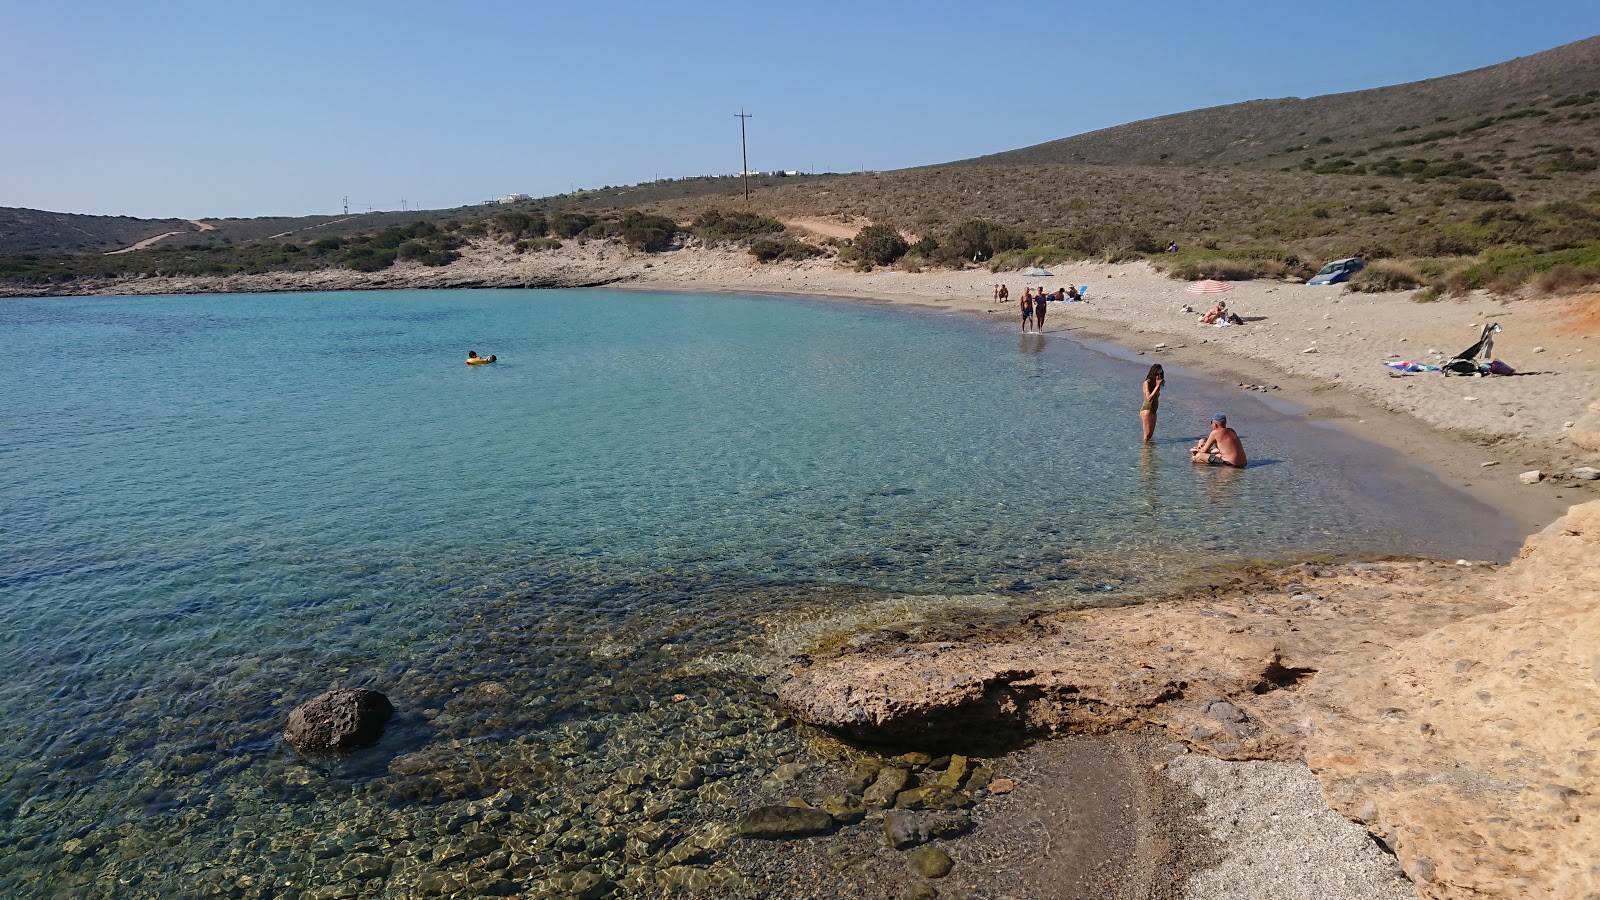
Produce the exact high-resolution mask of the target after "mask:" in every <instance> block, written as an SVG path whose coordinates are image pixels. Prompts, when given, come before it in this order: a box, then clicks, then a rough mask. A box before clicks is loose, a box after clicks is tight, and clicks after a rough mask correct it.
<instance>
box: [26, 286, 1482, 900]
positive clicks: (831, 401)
mask: <svg viewBox="0 0 1600 900" xmlns="http://www.w3.org/2000/svg"><path fill="white" fill-rule="evenodd" d="M997 318H998V317H997ZM1057 324H1060V323H1059V322H1058V323H1057ZM1012 325H1013V323H1011V322H1010V320H1009V318H1007V319H1005V321H1004V322H1000V323H993V322H987V321H983V320H979V319H975V318H972V317H968V316H953V315H947V314H940V313H936V312H931V311H928V312H915V311H908V310H906V309H904V308H886V307H880V306H874V305H864V304H863V305H858V304H841V303H835V302H824V301H810V300H803V299H797V298H789V299H777V298H770V297H745V296H729V295H713V296H704V295H690V294H659V295H658V294H645V293H637V292H615V291H599V290H594V291H543V292H521V291H476V292H470V291H462V292H456V291H428V292H421V291H400V292H371V293H340V294H300V295H281V294H280V295H239V296H220V297H219V296H211V297H144V298H96V299H73V300H22V301H8V302H5V303H0V333H4V334H5V335H6V340H5V341H4V343H3V346H0V385H3V387H0V427H3V429H4V433H5V434H6V435H7V436H8V439H7V440H6V441H5V442H4V445H3V446H0V530H3V532H4V534H5V549H4V551H3V553H0V659H4V660H6V663H5V671H4V676H5V677H4V678H0V843H3V845H4V846H6V847H8V848H9V849H8V852H7V853H5V854H3V855H0V894H5V895H21V896H107V897H111V896H116V897H123V896H152V897H154V896H172V895H174V894H179V893H194V894H200V895H210V894H215V895H233V896H256V895H262V896H283V895H285V894H289V893H293V891H294V890H295V889H298V888H303V887H306V886H308V885H313V884H314V885H319V886H323V887H329V886H337V885H340V884H342V885H344V886H345V887H350V886H353V885H358V886H360V889H361V891H362V892H365V893H381V894H389V895H395V896H407V895H410V894H411V893H413V892H416V891H440V890H446V889H452V888H455V887H460V886H461V885H465V884H470V885H473V886H474V887H473V888H472V889H473V890H488V888H485V887H484V885H486V884H489V885H493V884H501V883H508V884H514V885H523V884H533V885H535V886H537V885H542V884H549V883H551V882H550V879H552V878H556V877H559V876H560V875H561V874H562V873H564V872H566V873H570V872H571V871H574V870H576V869H579V868H582V867H584V866H589V867H592V868H593V869H595V870H596V871H598V872H600V873H601V874H603V875H604V876H605V877H607V878H610V879H612V880H614V881H617V882H619V883H622V884H624V885H628V884H635V885H643V884H647V883H651V882H650V881H649V879H650V878H651V877H652V872H653V871H655V870H656V869H659V868H663V867H665V866H666V865H668V864H669V863H670V862H672V860H670V859H664V858H663V854H670V853H671V848H672V846H674V840H676V838H672V839H668V838H664V839H662V841H661V842H660V843H659V844H658V845H657V846H655V847H651V846H649V845H650V844H651V843H652V842H651V841H649V840H645V838H648V837H649V836H650V834H648V833H647V834H645V836H644V838H641V837H640V830H641V829H643V830H644V831H645V832H650V831H651V828H652V827H653V824H652V823H654V825H659V824H661V823H667V824H668V825H670V828H671V831H672V834H674V835H676V836H677V838H682V837H683V836H684V835H691V834H697V833H702V832H705V833H711V832H713V831H715V830H716V829H717V828H718V827H719V825H720V824H721V823H725V822H726V821H728V820H729V819H730V818H731V815H732V810H733V809H734V808H735V807H736V806H737V803H738V800H739V798H740V796H741V795H742V792H745V791H746V787H745V786H746V785H747V784H751V783H754V782H756V781H758V780H759V778H760V776H761V775H763V774H765V773H766V772H767V770H769V769H770V768H771V767H772V766H774V765H776V764H777V763H779V762H784V761H791V760H795V759H804V758H805V755H806V750H805V747H804V745H803V743H802V741H801V740H800V738H799V737H798V736H797V735H796V734H795V733H794V732H793V730H792V729H789V728H787V727H786V725H785V723H784V722H783V720H782V718H781V716H779V715H778V714H777V712H776V710H774V709H773V708H772V706H771V703H770V701H769V699H768V697H769V694H768V692H767V690H766V689H765V687H764V684H763V678H764V677H765V676H766V675H767V674H768V673H769V672H770V671H772V670H773V667H774V666H775V665H776V663H777V661H778V659H779V657H780V655H781V653H782V652H783V651H784V650H793V649H803V646H802V645H803V644H804V643H805V642H806V641H808V640H812V639H815V638H817V637H818V636H820V635H821V634H822V633H823V632H824V631H826V630H827V628H828V627H830V626H829V623H835V622H836V623H844V624H848V623H849V622H851V621H856V620H866V619H872V618H874V617H881V616H882V615H885V614H886V613H885V612H884V611H886V610H887V611H890V612H891V613H892V611H894V610H897V609H901V608H928V607H938V606H947V605H955V606H960V605H964V604H979V605H985V608H987V609H989V610H991V611H992V610H998V609H1005V608H1015V609H1018V610H1025V609H1032V608H1036V607H1038V606H1040V605H1052V604H1062V603H1072V602H1095V600H1096V598H1100V597H1104V596H1112V595H1115V596H1125V595H1127V594H1130V593H1135V594H1136V593H1137V592H1138V590H1139V589H1140V588H1141V586H1150V587H1155V586H1159V585H1162V584H1165V583H1169V582H1170V581H1171V580H1172V579H1175V578H1178V577H1181V576H1182V575H1184V574H1185V573H1189V572H1192V571H1194V570H1195V569H1196V568H1198V567H1201V566H1208V565H1216V564H1227V563H1230V562H1240V561H1245V560H1250V559H1291V558H1295V557H1299V556H1305V555H1317V554H1330V553H1358V552H1380V553H1417V554H1430V555H1437V554H1448V555H1452V556H1454V555H1474V556H1500V555H1503V554H1504V552H1505V549H1506V548H1505V546H1504V539H1503V537H1502V536H1499V535H1485V536H1482V537H1480V538H1476V539H1474V537H1473V535H1471V534H1467V535H1465V536H1463V534H1462V532H1461V529H1459V528H1450V529H1437V528H1435V527H1434V526H1433V523H1435V522H1438V521H1458V522H1459V521H1470V520H1471V519H1472V517H1474V516H1482V515H1485V514H1486V511H1485V510H1483V509H1481V508H1480V507H1477V506H1476V505H1475V504H1473V503H1472V502H1471V501H1470V500H1469V499H1467V498H1463V497H1460V496H1457V495H1454V494H1450V493H1449V492H1447V491H1445V490H1444V489H1443V488H1441V487H1439V486H1438V485H1437V483H1435V482H1433V481H1431V479H1429V477H1428V476H1427V475H1426V474H1425V473H1423V472H1421V470H1419V469H1417V468H1416V467H1414V466H1411V465H1409V464H1407V463H1404V462H1403V461H1399V460H1396V459H1394V458H1393V457H1392V456H1390V455H1385V454H1384V453H1382V452H1381V451H1377V450H1375V449H1373V448H1367V447H1363V446H1361V445H1359V444H1357V443H1356V442H1355V441H1353V440H1352V439H1350V438H1348V437H1345V436H1342V435H1340V434H1338V433H1336V432H1330V431H1327V430H1323V429H1314V428H1307V427H1305V426H1303V425H1301V424H1299V423H1298V422H1297V421H1296V420H1295V419H1294V418H1293V417H1292V416H1290V415H1287V414H1285V413H1283V412H1279V411H1275V410H1273V409H1271V408H1269V407H1268V406H1266V405H1264V404H1262V403H1260V402H1258V401H1256V400H1254V399H1252V398H1249V397H1241V396H1239V395H1238V394H1237V393H1236V392H1233V391H1231V390H1225V389H1223V388H1221V387H1219V386H1215V385H1211V384H1208V383H1206V382H1204V381H1202V380H1199V379H1196V378H1192V377H1189V376H1187V375H1184V374H1181V373H1178V374H1176V375H1175V376H1174V377H1173V378H1172V379H1171V380H1170V382H1169V385H1168V389H1167V396H1165V397H1164V398H1163V401H1162V409H1161V425H1160V429H1159V431H1158V438H1159V443H1158V444H1157V445H1156V447H1155V448H1153V449H1142V448H1140V447H1139V446H1138V444H1137V438H1138V421H1137V414H1136V412H1135V410H1137V408H1138V403H1139V388H1138V382H1139V380H1140V378H1141V377H1142V375H1143V366H1142V365H1135V364H1133V363H1129V362H1126V361H1122V360H1117V359H1113V358H1111V357H1109V356H1106V355H1104V354H1101V353H1099V352H1095V351H1093V350H1091V349H1088V348H1086V347H1084V346H1082V345H1079V344H1076V343H1074V342H1072V341H1070V340H1066V339H1063V338H1061V337H1057V336H1051V337H1046V338H1027V339H1021V340H1019V338H1018V336H1017V335H1016V334H1015V332H1014V331H1013V330H1012V327H1011V326H1012ZM468 348H473V349H476V350H477V351H478V352H479V353H483V354H488V353H495V354H498V355H499V357H500V360H501V361H500V362H498V363H496V364H494V365H492V366H483V367H472V368H469V367H467V366H464V365H462V362H461V360H462V357H463V356H464V355H465V352H466V350H467V349H468ZM1222 404H1226V406H1225V407H1224V406H1222ZM1219 409H1225V411H1227V412H1229V414H1230V417H1231V418H1232V420H1233V422H1234V424H1235V425H1236V426H1237V427H1238V428H1239V430H1240V432H1241V434H1242V435H1243V436H1244V439H1245V441H1246V445H1247V447H1248V448H1249V450H1250V453H1251V457H1252V460H1253V463H1254V464H1253V465H1252V467H1251V468H1250V469H1248V470H1246V471H1244V472H1236V471H1233V470H1223V469H1196V468H1194V467H1193V466H1191V465H1190V464H1189V462H1188V458H1187V453H1186V445H1187V444H1189V443H1191V442H1192V441H1193V440H1195V439H1196V438H1198V437H1199V435H1200V434H1201V433H1203V431H1204V429H1205V423H1206V420H1207V419H1208V418H1209V416H1210V414H1211V413H1212V412H1214V411H1218V410H1219ZM1474 540H1476V543H1473V541H1474ZM967 595H981V598H982V599H978V598H974V599H971V600H961V599H953V600H952V599H948V598H952V597H954V598H961V597H965V596H967ZM336 685H343V686H355V685H361V686H371V687H375V688H377V689H380V690H382V691H384V692H385V693H387V694H388V695H389V696H390V697H391V698H392V699H393V700H394V701H395V704H396V706H397V707H398V708H399V709H400V717H399V719H398V720H397V722H396V723H395V724H393V725H391V727H390V730H389V732H388V734H387V735H386V737H385V739H384V742H383V743H382V744H381V745H380V746H379V747H378V748H376V749H374V750H372V751H368V752H366V753H363V754H358V755H357V756H356V757H354V758H352V759H349V760H346V761H344V762H342V763H339V764H337V765H334V764H329V763H326V762H324V763H319V764H312V763H307V762H305V761H301V760H298V759H297V758H295V757H294V756H293V754H291V753H289V752H288V751H287V750H285V749H284V748H283V746H282V745H281V742H280V741H279V739H278V736H277V735H278V731H279V729H280V728H281V727H282V723H283V720H284V717H285V716H286V715H287V712H288V710H289V709H290V708H292V706H293V705H294V704H296V703H298V702H301V701H302V700H305V699H307V698H309V697H310V696H312V695H314V694H315V693H317V692H319V691H321V690H324V689H326V688H328V687H331V686H336ZM674 695H681V696H682V697H683V699H682V700H681V701H677V702H674V700H673V699H672V698H673V697H674ZM692 765H698V766H700V767H701V768H703V769H704V775H703V776H701V777H703V778H704V784H701V785H693V786H690V787H688V788H677V787H673V786H672V785H671V781H672V778H673V776H674V774H676V773H678V772H679V771H680V770H682V769H684V768H685V767H687V766H692ZM690 780H693V779H690ZM708 840H709V839H708ZM630 842H639V843H638V846H635V844H634V843H630ZM641 848H642V849H641ZM352 859H355V860H357V862H356V863H352V862H350V860H352ZM698 861H699V862H701V863H704V862H705V860H704V859H700V860H698ZM630 878H632V879H635V881H632V882H630V881H629V880H628V879H630ZM334 893H337V891H334Z"/></svg>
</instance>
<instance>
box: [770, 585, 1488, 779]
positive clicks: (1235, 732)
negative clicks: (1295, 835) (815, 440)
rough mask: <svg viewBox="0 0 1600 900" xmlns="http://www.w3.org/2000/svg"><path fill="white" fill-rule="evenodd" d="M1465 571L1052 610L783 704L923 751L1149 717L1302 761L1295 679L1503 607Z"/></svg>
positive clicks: (1246, 749)
mask: <svg viewBox="0 0 1600 900" xmlns="http://www.w3.org/2000/svg"><path fill="white" fill-rule="evenodd" d="M1471 579H1472V575H1471V572H1470V570H1469V569H1468V568H1467V567H1462V566H1456V565H1450V564H1445V563H1435V562H1392V563H1356V564H1345V565H1336V566H1333V565H1328V566H1324V565H1307V566H1301V567H1295V568H1293V569H1290V570H1287V571H1281V572H1277V573H1273V574H1270V575H1266V576H1262V578H1261V579H1260V580H1258V581H1256V582H1254V583H1252V584H1250V585H1248V586H1247V588H1248V589H1246V588H1241V589H1240V590H1238V592H1237V593H1236V594H1233V595H1231V596H1230V593H1231V592H1228V591H1223V592H1222V595H1221V596H1217V597H1213V598H1208V599H1205V600H1199V601H1196V600H1182V601H1173V602H1160V603H1150V604H1145V605H1142V606H1130V607H1122V608H1117V609H1096V610H1089V611H1083V612H1072V613H1063V614H1058V615H1054V616H1047V617H1043V618H1039V619H1036V620H1035V621H1033V622H1031V623H1030V624H1029V626H1028V628H1027V630H1026V632H1025V633H1023V634H1020V635H1016V636H1013V637H1010V638H1009V639H1007V640H997V641H992V642H987V643H984V642H964V643H959V644H952V643H948V642H946V643H934V644H920V645H909V646H898V647H894V648H892V649H889V650H868V651H866V652H860V653H852V654H846V655H844V656H840V657H837V658H834V659H830V660H825V661H822V662H819V663H816V664H814V665H812V666H810V667H808V668H804V669H800V670H797V671H795V672H793V673H791V674H790V675H789V676H788V678H787V679H786V680H785V681H784V683H783V684H782V685H781V686H780V687H779V691H778V694H779V698H780V700H781V701H782V702H783V704H784V706H785V708H787V709H788V710H789V711H790V712H791V714H793V715H794V716H795V717H796V718H798V719H800V720H801V721H804V722H807V723H810V724H812V725H817V726H820V727H822V728H824V729H827V730H828V731H831V732H834V733H835V734H838V735H840V736H843V737H845V738H848V739H852V740H857V741H865V742H875V743H912V744H916V745H918V746H925V745H937V744H939V743H941V742H946V743H948V742H952V741H957V742H958V741H960V740H961V739H963V738H966V737H970V736H971V735H974V734H980V735H985V736H993V735H995V734H997V733H999V732H1003V731H1011V732H1013V733H1015V734H1019V735H1020V734H1028V733H1033V734H1037V733H1048V732H1053V731H1080V732H1104V731H1109V730H1112V729H1118V728H1127V727H1134V726H1139V725H1147V724H1156V725H1162V726H1165V727H1167V728H1169V729H1170V730H1172V731H1173V732H1174V733H1175V734H1176V735H1178V736H1179V737H1180V738H1182V739H1183V740H1185V741H1187V742H1189V743H1191V744H1193V745H1195V746H1198V747H1203V748H1205V749H1207V750H1209V751H1211V752H1212V753H1214V754H1216V755H1219V756H1223V757H1225V758H1230V759H1245V758H1254V759H1260V758H1270V759H1297V758H1299V757H1300V755H1301V754H1302V753H1303V752H1304V748H1303V743H1302V739H1303V736H1304V735H1303V732H1304V726H1303V723H1302V722H1301V721H1300V719H1301V716H1299V715H1298V704H1297V700H1296V689H1297V688H1298V686H1299V685H1301V684H1302V683H1303V682H1304V681H1305V680H1306V679H1307V678H1309V677H1310V676H1311V675H1312V674H1314V673H1315V672H1317V671H1319V670H1321V669H1323V668H1325V667H1327V666H1329V665H1338V666H1339V667H1341V668H1347V667H1353V666H1356V665H1360V664H1362V663H1363V662H1365V661H1369V660H1371V659H1372V658H1374V657H1375V656H1376V655H1377V654H1378V653H1380V652H1382V651H1383V650H1385V649H1386V648H1388V647H1390V646H1392V645H1393V644H1394V643H1396V642H1397V641H1399V640H1402V639H1405V638H1408V637H1416V636H1418V635H1421V634H1424V633H1426V632H1427V631H1429V630H1431V629H1433V628H1435V627H1437V626H1438V625H1439V624H1440V623H1441V622H1448V621H1453V620H1456V619H1461V618H1465V617H1467V616H1471V615H1477V614H1480V613H1483V612H1487V611H1490V610H1493V609H1496V608H1498V607H1499V606H1500V605H1501V604H1499V603H1498V602H1496V601H1495V600H1493V599H1490V598H1486V597H1481V596H1478V594H1477V592H1476V590H1475V589H1474V586H1475V585H1476V583H1477V582H1475V581H1472V580H1471Z"/></svg>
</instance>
